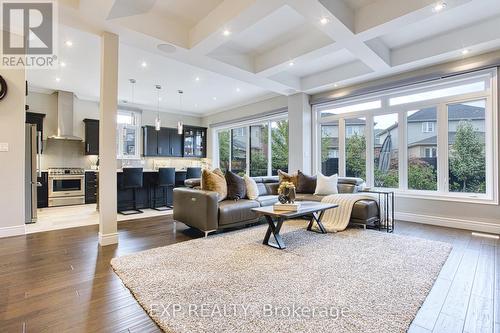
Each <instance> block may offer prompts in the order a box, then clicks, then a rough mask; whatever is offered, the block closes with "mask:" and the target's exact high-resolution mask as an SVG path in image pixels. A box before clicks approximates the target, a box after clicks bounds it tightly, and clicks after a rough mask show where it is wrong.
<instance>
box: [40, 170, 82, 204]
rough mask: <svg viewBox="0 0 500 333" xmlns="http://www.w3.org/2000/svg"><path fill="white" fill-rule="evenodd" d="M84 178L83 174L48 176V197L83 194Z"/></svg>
mask: <svg viewBox="0 0 500 333" xmlns="http://www.w3.org/2000/svg"><path fill="white" fill-rule="evenodd" d="M84 179H85V176H83V175H82V176H74V175H67V176H53V177H49V198H60V197H78V196H84V195H85V188H84Z"/></svg>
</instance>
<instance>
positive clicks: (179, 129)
mask: <svg viewBox="0 0 500 333" xmlns="http://www.w3.org/2000/svg"><path fill="white" fill-rule="evenodd" d="M177 92H178V93H179V110H180V111H182V95H183V94H184V91H182V90H178V91H177ZM182 132H184V124H183V123H182V121H178V122H177V134H179V135H182Z"/></svg>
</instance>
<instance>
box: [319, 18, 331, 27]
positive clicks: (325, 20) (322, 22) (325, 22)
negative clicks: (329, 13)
mask: <svg viewBox="0 0 500 333" xmlns="http://www.w3.org/2000/svg"><path fill="white" fill-rule="evenodd" d="M328 22H330V20H329V19H328V18H327V17H322V18H321V20H319V23H321V24H322V25H327V24H328Z"/></svg>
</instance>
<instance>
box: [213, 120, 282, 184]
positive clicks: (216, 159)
mask: <svg viewBox="0 0 500 333" xmlns="http://www.w3.org/2000/svg"><path fill="white" fill-rule="evenodd" d="M282 120H288V113H280V114H278V115H273V116H269V117H260V118H256V119H251V120H247V121H243V122H235V123H231V124H227V125H224V126H217V127H213V128H212V129H211V133H212V135H213V136H212V137H213V140H212V142H213V147H214V149H213V151H212V160H213V165H214V167H216V168H220V160H219V132H222V131H229V132H230V133H231V132H232V130H234V129H238V128H243V127H244V128H246V129H247V135H246V145H247V151H246V154H247V155H246V170H245V174H246V175H247V176H250V158H251V151H250V150H251V149H250V147H251V127H252V126H259V125H263V124H266V125H267V131H268V136H267V137H268V147H269V148H268V149H267V176H262V177H269V176H272V162H273V161H272V144H271V142H272V126H271V124H272V123H273V122H275V121H276V122H277V121H282ZM232 140H233V138H232V135H230V136H229V148H230V149H229V152H230V153H229V165H228V170H229V171H232V163H231V161H232V156H231V155H232V154H231V151H232Z"/></svg>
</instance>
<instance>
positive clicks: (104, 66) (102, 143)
mask: <svg viewBox="0 0 500 333" xmlns="http://www.w3.org/2000/svg"><path fill="white" fill-rule="evenodd" d="M117 101H118V36H117V35H115V34H112V33H109V32H104V33H103V34H102V37H101V102H100V104H99V116H100V122H99V244H100V245H101V246H106V245H110V244H116V243H118V227H117V220H116V210H117V188H116V112H117Z"/></svg>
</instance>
